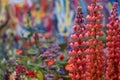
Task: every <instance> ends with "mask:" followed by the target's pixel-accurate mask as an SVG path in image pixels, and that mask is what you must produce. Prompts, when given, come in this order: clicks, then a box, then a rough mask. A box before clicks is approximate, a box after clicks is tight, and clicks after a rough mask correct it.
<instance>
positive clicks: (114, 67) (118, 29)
mask: <svg viewBox="0 0 120 80" xmlns="http://www.w3.org/2000/svg"><path fill="white" fill-rule="evenodd" d="M109 20H110V22H109V24H108V25H107V27H108V30H107V35H108V36H107V38H106V39H107V41H108V42H107V46H108V48H107V49H108V51H109V54H108V60H107V65H108V67H107V71H106V80H120V20H119V18H118V3H115V4H114V6H113V8H112V11H111V16H110V17H109Z"/></svg>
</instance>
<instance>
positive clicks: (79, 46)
mask: <svg viewBox="0 0 120 80" xmlns="http://www.w3.org/2000/svg"><path fill="white" fill-rule="evenodd" d="M83 22H84V18H83V13H82V9H81V7H78V9H77V13H76V18H75V23H76V25H75V26H74V28H73V29H74V32H75V34H73V35H71V39H72V42H71V44H70V46H71V47H72V49H73V50H72V51H70V52H69V55H70V56H71V57H70V59H69V61H68V66H67V67H68V68H69V69H68V71H69V76H70V77H71V78H72V80H85V63H86V62H85V60H86V59H85V54H84V51H85V42H84V41H83V39H84V31H85V29H84V25H83Z"/></svg>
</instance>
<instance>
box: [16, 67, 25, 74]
mask: <svg viewBox="0 0 120 80" xmlns="http://www.w3.org/2000/svg"><path fill="white" fill-rule="evenodd" d="M16 72H17V73H26V68H25V66H23V65H19V66H18V67H17V68H16Z"/></svg>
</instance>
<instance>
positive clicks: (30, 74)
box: [16, 65, 36, 78]
mask: <svg viewBox="0 0 120 80" xmlns="http://www.w3.org/2000/svg"><path fill="white" fill-rule="evenodd" d="M21 75H27V76H28V77H30V78H36V73H35V72H34V71H27V69H26V68H25V66H23V65H19V66H18V67H17V68H16V77H17V78H19V77H20V76H21Z"/></svg>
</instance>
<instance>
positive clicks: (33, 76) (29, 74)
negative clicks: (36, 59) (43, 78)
mask: <svg viewBox="0 0 120 80" xmlns="http://www.w3.org/2000/svg"><path fill="white" fill-rule="evenodd" d="M26 74H27V76H28V77H30V78H36V76H37V75H36V73H35V72H34V71H30V72H27V73H26Z"/></svg>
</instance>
